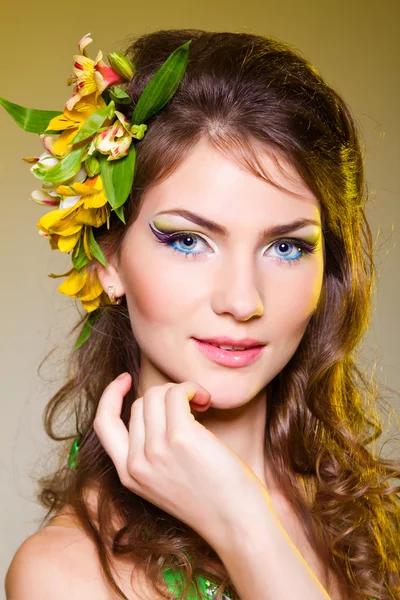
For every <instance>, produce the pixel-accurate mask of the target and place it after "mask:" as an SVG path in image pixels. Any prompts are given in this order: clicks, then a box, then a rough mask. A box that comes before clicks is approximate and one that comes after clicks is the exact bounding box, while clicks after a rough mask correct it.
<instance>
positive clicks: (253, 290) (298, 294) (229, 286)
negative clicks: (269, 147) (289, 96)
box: [98, 141, 324, 495]
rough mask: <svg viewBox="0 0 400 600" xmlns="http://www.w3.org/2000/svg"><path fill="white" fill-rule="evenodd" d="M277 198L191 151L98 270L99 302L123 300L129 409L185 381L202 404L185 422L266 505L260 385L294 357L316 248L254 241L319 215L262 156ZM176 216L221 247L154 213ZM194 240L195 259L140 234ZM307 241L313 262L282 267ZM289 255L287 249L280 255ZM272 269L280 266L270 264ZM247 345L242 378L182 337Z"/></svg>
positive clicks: (214, 157)
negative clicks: (132, 385) (205, 397)
mask: <svg viewBox="0 0 400 600" xmlns="http://www.w3.org/2000/svg"><path fill="white" fill-rule="evenodd" d="M261 160H262V162H263V163H264V165H265V167H266V169H267V172H268V173H269V174H270V176H271V177H272V178H273V179H274V180H275V181H277V182H278V183H279V184H280V185H283V186H284V187H285V188H286V189H287V190H288V191H289V192H290V191H292V192H295V193H296V194H299V195H300V196H301V197H296V196H293V195H291V194H290V193H289V192H285V191H281V190H279V189H276V188H275V187H273V186H272V185H270V184H269V183H268V182H266V181H264V180H262V179H260V178H258V177H256V176H255V175H254V174H252V173H251V172H249V171H247V170H245V169H244V168H243V167H242V166H240V165H238V164H237V163H236V162H235V161H234V160H233V158H229V157H228V156H226V155H223V154H222V153H220V152H219V151H218V150H216V149H214V148H213V147H212V146H211V145H209V144H208V143H207V142H206V141H201V142H199V144H197V145H196V147H195V148H194V149H193V150H192V152H191V153H190V154H188V156H187V157H186V158H185V160H184V162H183V163H181V165H180V166H179V167H178V168H177V170H176V171H175V172H174V173H173V174H172V175H170V176H169V177H168V178H167V179H166V180H164V181H163V182H161V183H159V184H157V185H156V186H154V187H152V188H151V189H150V190H148V191H147V192H146V194H145V196H144V199H143V204H142V207H141V209H140V212H139V215H138V217H137V219H136V221H135V222H134V223H133V224H132V225H131V226H130V228H129V230H128V231H127V234H126V236H125V238H124V241H123V245H122V249H121V255H120V260H117V257H109V258H108V267H107V268H104V267H102V266H101V265H99V270H98V274H99V278H100V281H101V283H102V286H103V288H104V290H106V291H107V289H108V286H110V285H113V286H115V287H116V296H117V297H120V296H122V295H124V294H126V299H127V305H128V309H129V315H130V319H131V324H132V329H133V332H134V334H135V337H136V339H137V341H138V344H139V347H140V351H141V363H140V364H141V369H140V381H139V390H138V397H139V396H143V394H144V393H145V392H146V391H147V390H149V389H150V388H152V387H153V386H160V385H164V384H167V383H171V382H172V383H183V382H187V381H194V382H197V383H198V384H200V385H201V386H203V387H204V388H205V389H206V390H207V391H208V392H209V393H210V395H211V399H210V406H209V408H208V409H207V410H206V411H200V410H196V409H195V408H194V406H195V405H192V407H191V410H192V412H193V414H194V415H195V418H196V420H198V421H199V422H201V423H202V425H203V426H204V427H206V428H207V429H208V430H209V431H211V432H212V433H213V434H214V435H216V436H217V437H218V438H219V439H220V440H221V441H223V442H224V443H225V444H227V445H228V446H229V447H230V448H231V449H232V450H234V451H235V452H236V453H237V454H238V455H239V456H240V457H241V458H242V459H243V461H245V463H246V464H247V465H249V467H250V468H251V469H252V470H253V472H254V473H255V474H256V475H257V477H258V478H259V480H260V481H261V482H262V484H263V485H264V487H265V488H266V489H267V490H268V491H269V494H270V495H274V494H279V486H278V483H277V482H276V481H275V480H274V478H273V476H272V474H271V471H270V469H269V466H268V464H267V462H266V460H265V456H264V450H263V440H264V429H265V423H266V416H267V415H266V410H267V403H266V389H265V388H266V385H267V384H268V383H269V382H270V381H271V380H272V379H273V378H274V377H275V376H276V375H277V374H278V373H279V372H280V371H281V370H282V369H283V368H284V367H285V365H286V364H287V363H288V361H289V360H290V359H291V357H292V356H293V354H294V353H295V351H296V349H297V347H298V345H299V343H300V341H301V339H302V337H303V335H304V333H305V330H306V328H307V325H308V323H309V321H310V319H311V317H312V314H313V311H314V309H315V308H316V305H317V304H318V300H319V297H320V294H321V288H322V282H323V272H324V242H323V235H322V231H321V227H320V226H318V225H308V226H306V227H304V228H302V229H299V230H296V231H293V232H291V233H289V234H286V235H285V236H279V237H274V238H271V239H268V240H264V242H260V241H259V240H258V235H259V231H261V230H263V229H267V228H269V227H271V226H273V225H277V224H282V223H288V222H291V221H294V220H295V219H297V218H301V217H305V218H312V219H315V220H316V221H318V222H319V223H321V214H320V205H319V202H318V200H317V198H316V197H315V196H314V195H313V193H312V192H311V190H310V189H309V188H308V187H307V186H306V185H305V184H304V182H303V181H302V180H301V178H300V177H299V175H298V174H297V172H296V171H295V170H294V168H293V167H292V166H291V165H290V164H289V163H287V162H286V161H284V160H283V159H280V164H281V165H282V167H284V169H285V173H286V174H285V173H282V172H281V171H280V170H278V169H277V167H276V165H275V163H274V162H273V161H272V160H271V158H270V157H269V156H268V155H267V154H263V155H262V157H261ZM176 208H180V209H182V208H184V209H187V210H190V211H192V212H195V213H198V214H201V215H202V216H204V217H206V218H208V219H211V220H212V221H215V222H217V223H218V224H220V225H223V226H225V227H226V228H227V229H228V231H229V236H228V237H223V236H221V235H219V234H216V233H213V232H211V231H208V230H207V229H204V228H203V227H200V226H199V225H196V224H194V223H192V222H190V221H188V220H186V219H184V218H182V217H178V216H173V215H166V214H163V211H166V210H170V209H176ZM149 223H152V225H153V226H156V227H162V228H163V230H164V231H165V230H168V232H171V231H173V232H176V231H184V232H190V233H196V234H198V235H199V236H201V238H197V240H196V239H195V240H194V241H193V243H192V244H191V246H190V248H191V252H197V251H200V252H202V254H201V255H200V256H198V257H196V258H193V257H190V256H189V257H186V254H185V253H184V252H183V250H182V249H183V248H185V247H186V246H185V245H184V243H183V242H182V240H181V241H180V242H178V248H179V249H181V250H182V253H180V252H174V251H173V250H172V249H171V248H170V247H168V246H164V245H162V244H160V243H159V242H158V241H157V239H156V238H155V236H154V234H153V233H152V231H151V230H150V228H149ZM293 237H296V238H299V239H302V240H305V241H309V242H311V241H316V242H317V245H316V251H315V253H314V254H312V255H309V256H304V257H303V258H301V259H300V260H299V261H297V262H292V263H291V264H289V263H290V261H286V262H285V261H284V258H283V257H284V253H283V251H282V250H280V249H279V244H275V246H274V243H275V242H277V241H281V240H287V239H288V238H293ZM286 252H287V254H288V255H289V256H290V257H294V256H297V255H298V251H297V247H296V245H294V246H293V247H291V248H289V251H286ZM279 258H281V259H282V261H281V262H278V259H279ZM221 335H226V336H230V337H232V338H236V339H237V338H242V337H247V336H249V337H253V338H255V339H257V340H260V341H261V342H262V343H266V344H267V346H266V347H265V348H264V350H263V353H262V356H261V358H259V359H258V360H257V361H256V362H255V363H253V364H251V365H249V366H246V367H241V368H230V367H225V366H221V365H218V364H216V363H214V362H213V361H211V360H210V359H208V358H207V357H205V356H204V355H203V353H202V352H201V351H200V350H199V348H198V347H197V344H196V342H195V341H194V340H193V339H191V338H192V337H197V338H206V337H216V336H221Z"/></svg>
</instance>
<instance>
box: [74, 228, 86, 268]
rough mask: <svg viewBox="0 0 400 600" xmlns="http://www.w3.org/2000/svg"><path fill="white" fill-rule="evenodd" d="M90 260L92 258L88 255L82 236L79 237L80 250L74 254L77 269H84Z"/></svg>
mask: <svg viewBox="0 0 400 600" xmlns="http://www.w3.org/2000/svg"><path fill="white" fill-rule="evenodd" d="M88 262H90V259H89V258H88V257H87V256H86V252H85V248H84V245H83V243H82V236H81V237H80V239H79V246H78V250H77V251H75V253H74V254H73V256H72V264H73V265H74V267H75V269H76V270H77V271H80V270H81V269H83V267H84V266H85V265H87V264H88Z"/></svg>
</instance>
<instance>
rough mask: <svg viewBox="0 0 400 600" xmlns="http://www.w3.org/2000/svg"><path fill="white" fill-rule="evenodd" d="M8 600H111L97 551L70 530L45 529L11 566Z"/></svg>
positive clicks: (27, 542)
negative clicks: (84, 599)
mask: <svg viewBox="0 0 400 600" xmlns="http://www.w3.org/2000/svg"><path fill="white" fill-rule="evenodd" d="M5 589H6V598H7V600H27V599H28V598H29V600H36V599H38V600H39V598H40V599H41V600H53V599H54V600H56V599H57V600H63V599H64V598H65V599H67V598H68V599H69V600H73V599H74V600H75V599H76V600H78V599H79V600H80V599H83V598H87V599H88V600H91V599H92V598H93V600H103V599H104V600H106V598H107V600H109V599H110V598H111V596H110V595H109V594H108V593H107V591H106V590H107V585H106V582H105V579H104V576H103V575H102V572H101V569H100V565H99V561H98V558H97V554H96V549H95V547H94V545H93V543H92V542H91V540H89V539H88V537H87V536H86V534H85V533H84V532H83V531H81V530H79V529H76V528H71V527H45V528H44V529H42V530H41V531H39V532H38V533H35V534H33V535H32V536H30V537H29V538H28V539H26V540H25V541H24V542H23V543H22V544H21V546H20V547H19V548H18V550H17V552H16V553H15V555H14V558H13V559H12V561H11V564H10V566H9V569H8V572H7V575H6V579H5Z"/></svg>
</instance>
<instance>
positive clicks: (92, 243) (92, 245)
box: [89, 227, 107, 267]
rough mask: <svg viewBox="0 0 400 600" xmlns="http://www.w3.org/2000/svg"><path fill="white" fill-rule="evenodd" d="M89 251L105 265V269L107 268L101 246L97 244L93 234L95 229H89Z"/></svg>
mask: <svg viewBox="0 0 400 600" xmlns="http://www.w3.org/2000/svg"><path fill="white" fill-rule="evenodd" d="M89 250H90V252H91V253H92V254H93V256H94V257H95V258H97V260H98V261H99V263H101V264H102V265H103V267H106V266H107V261H106V258H105V256H104V254H103V252H102V249H101V248H100V246H99V244H98V243H97V242H96V240H95V238H94V234H93V227H90V229H89Z"/></svg>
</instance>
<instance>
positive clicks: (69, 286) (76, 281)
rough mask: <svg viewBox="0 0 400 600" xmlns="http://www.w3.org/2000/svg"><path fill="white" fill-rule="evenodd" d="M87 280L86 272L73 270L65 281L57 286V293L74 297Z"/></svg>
mask: <svg viewBox="0 0 400 600" xmlns="http://www.w3.org/2000/svg"><path fill="white" fill-rule="evenodd" d="M87 278H88V273H87V271H77V270H76V269H74V270H73V271H72V273H71V274H70V275H68V277H67V279H66V280H65V281H63V282H62V283H61V285H59V286H58V291H59V292H61V293H62V294H66V295H67V296H75V295H76V294H77V293H78V292H79V291H80V290H81V289H82V288H83V286H84V285H85V283H86V281H87Z"/></svg>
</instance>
